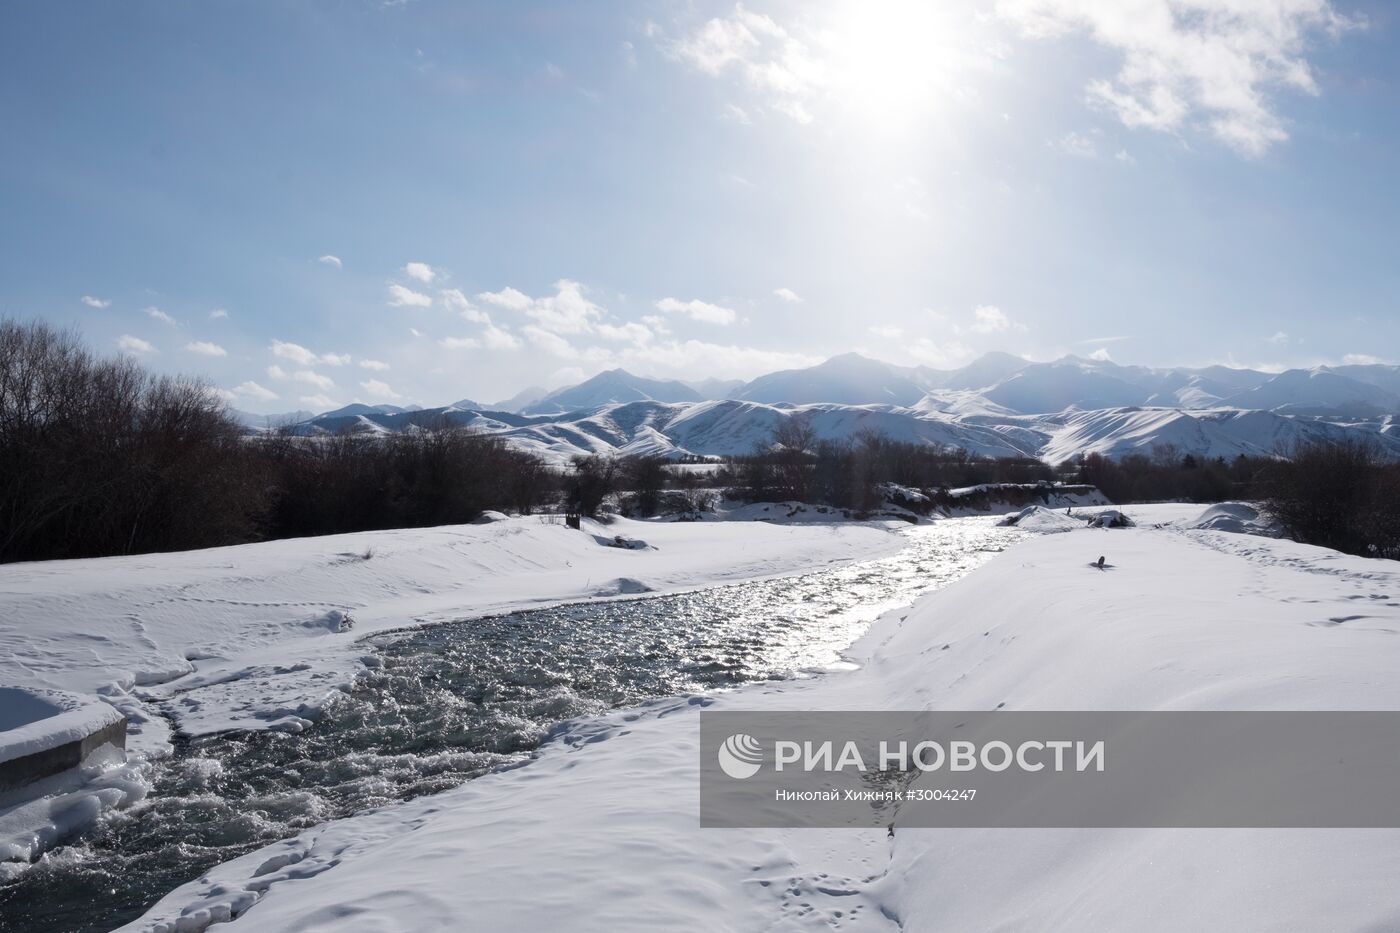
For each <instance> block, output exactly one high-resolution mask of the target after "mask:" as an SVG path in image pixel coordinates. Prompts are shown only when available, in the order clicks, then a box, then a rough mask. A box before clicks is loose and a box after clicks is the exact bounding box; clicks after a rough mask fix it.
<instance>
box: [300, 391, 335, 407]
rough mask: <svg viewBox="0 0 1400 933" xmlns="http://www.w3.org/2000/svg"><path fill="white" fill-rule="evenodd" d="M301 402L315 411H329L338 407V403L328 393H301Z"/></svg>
mask: <svg viewBox="0 0 1400 933" xmlns="http://www.w3.org/2000/svg"><path fill="white" fill-rule="evenodd" d="M301 403H302V404H303V405H305V406H306V407H307V408H310V409H313V410H315V411H330V410H332V409H335V408H339V407H340V405H339V403H338V402H336V400H335V399H333V398H331V397H330V396H328V395H303V396H302V397H301Z"/></svg>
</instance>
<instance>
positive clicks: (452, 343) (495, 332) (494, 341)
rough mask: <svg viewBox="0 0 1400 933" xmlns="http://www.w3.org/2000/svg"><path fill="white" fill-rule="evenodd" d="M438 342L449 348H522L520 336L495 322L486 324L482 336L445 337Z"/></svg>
mask: <svg viewBox="0 0 1400 933" xmlns="http://www.w3.org/2000/svg"><path fill="white" fill-rule="evenodd" d="M438 343H439V344H441V345H442V346H444V347H446V348H447V349H449V350H477V349H481V348H483V347H484V348H485V349H487V350H518V349H519V348H520V338H518V337H516V336H515V335H514V334H512V333H511V332H510V331H508V330H505V329H504V328H501V327H497V326H496V325H495V324H488V325H486V329H485V330H484V331H482V332H481V336H480V337H444V338H442V339H441V340H439V341H438Z"/></svg>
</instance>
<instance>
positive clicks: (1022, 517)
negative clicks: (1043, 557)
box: [997, 505, 1084, 534]
mask: <svg viewBox="0 0 1400 933" xmlns="http://www.w3.org/2000/svg"><path fill="white" fill-rule="evenodd" d="M997 524H998V525H1014V526H1016V527H1017V528H1020V529H1021V530H1023V531H1039V532H1042V533H1047V534H1053V533H1055V532H1061V531H1075V530H1077V529H1080V528H1083V527H1084V519H1082V518H1073V517H1071V516H1069V515H1066V514H1065V513H1064V512H1057V511H1055V510H1054V509H1047V508H1044V507H1043V506H1039V505H1028V506H1026V507H1025V508H1024V509H1022V510H1021V511H1019V512H1012V513H1011V514H1010V515H1008V516H1006V517H1005V518H1003V519H1002V520H1001V521H999V522H997Z"/></svg>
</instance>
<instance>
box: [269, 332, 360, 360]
mask: <svg viewBox="0 0 1400 933" xmlns="http://www.w3.org/2000/svg"><path fill="white" fill-rule="evenodd" d="M270 349H271V350H272V355H273V356H277V357H281V358H282V359H284V360H291V361H292V362H293V363H296V364H298V365H300V366H316V365H318V364H325V365H327V366H346V365H348V364H349V362H350V354H348V353H313V352H311V351H310V350H308V349H306V347H303V346H302V345H301V344H299V343H288V342H287V341H285V340H276V339H274V340H273V341H272V343H271V344H270Z"/></svg>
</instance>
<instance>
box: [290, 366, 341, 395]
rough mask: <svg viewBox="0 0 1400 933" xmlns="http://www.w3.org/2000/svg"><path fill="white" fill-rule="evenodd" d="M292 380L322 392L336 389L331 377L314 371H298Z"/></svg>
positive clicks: (293, 374)
mask: <svg viewBox="0 0 1400 933" xmlns="http://www.w3.org/2000/svg"><path fill="white" fill-rule="evenodd" d="M292 380H293V381H295V382H304V383H306V384H307V385H313V386H315V387H316V388H318V389H322V390H325V389H334V388H335V382H334V381H333V380H332V379H331V377H330V376H323V375H321V374H320V373H318V372H316V371H315V370H314V369H298V370H297V371H296V372H294V373H292Z"/></svg>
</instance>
